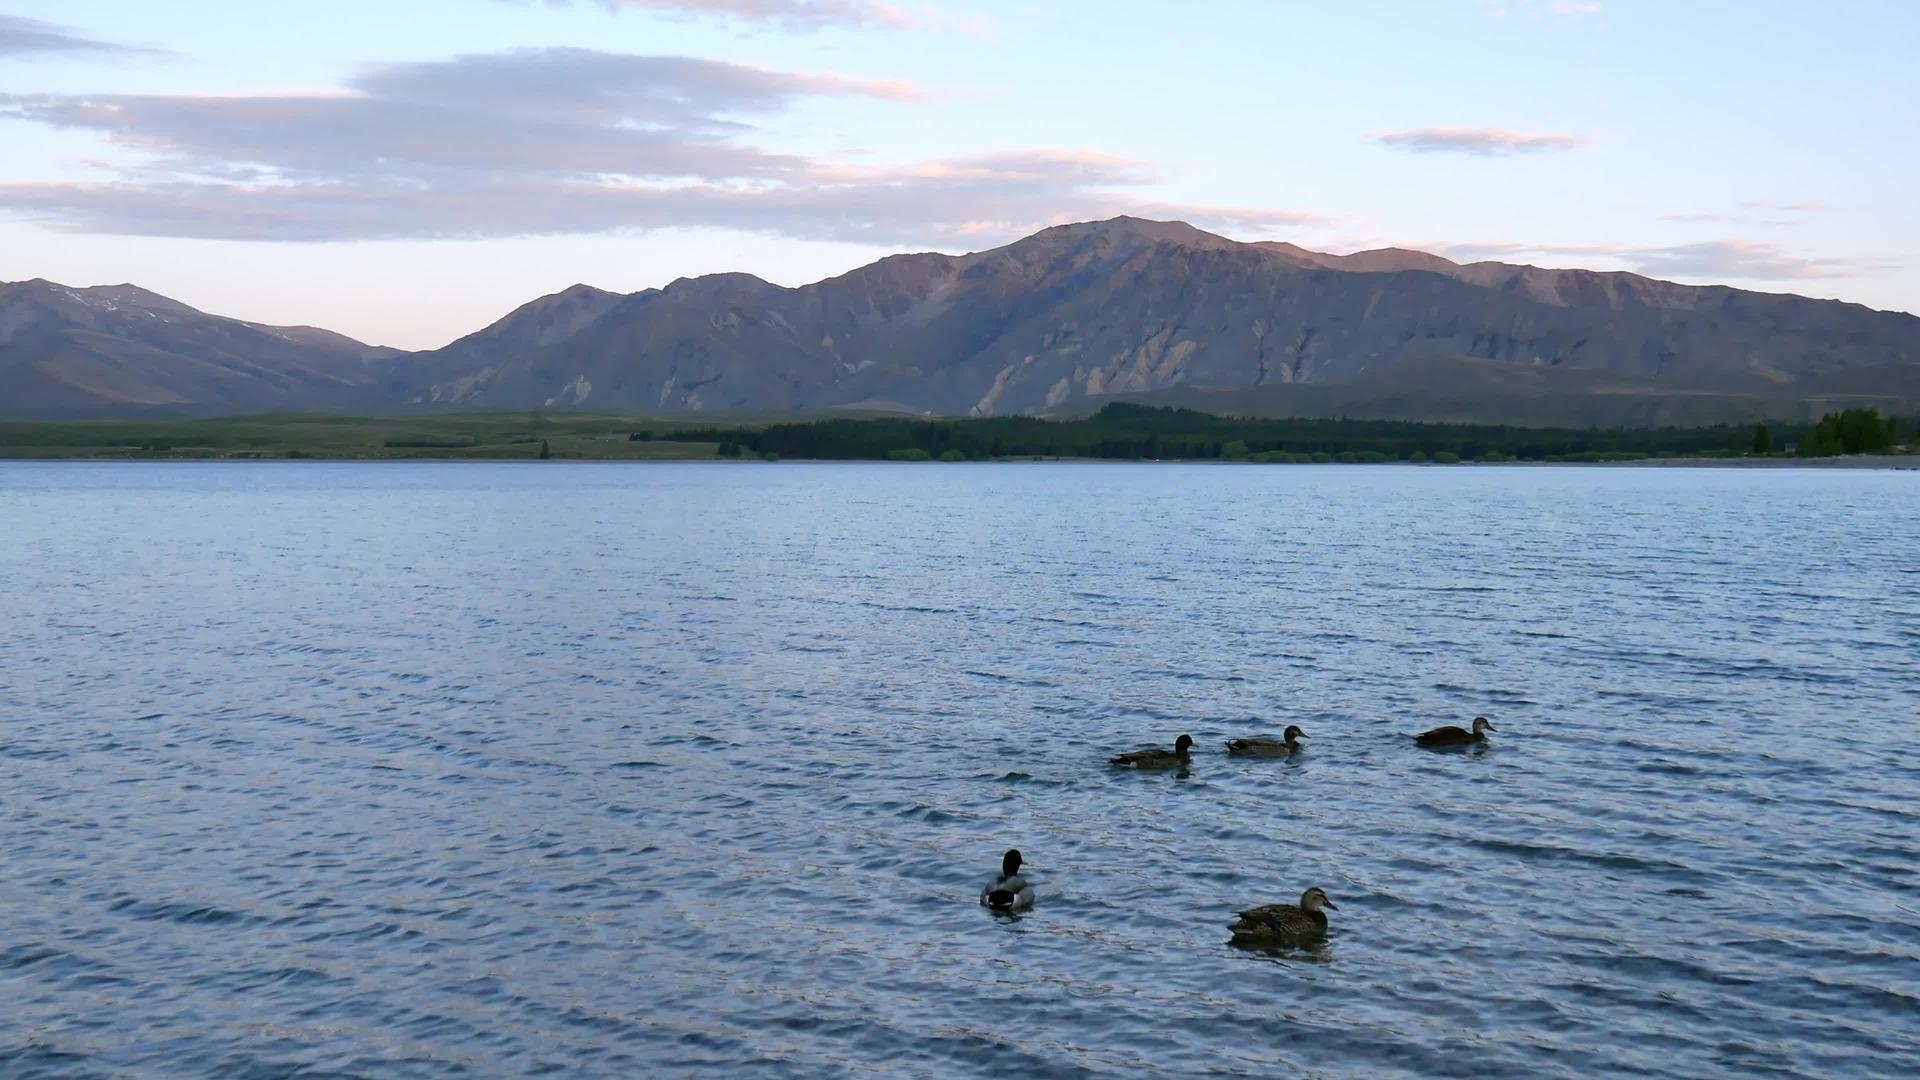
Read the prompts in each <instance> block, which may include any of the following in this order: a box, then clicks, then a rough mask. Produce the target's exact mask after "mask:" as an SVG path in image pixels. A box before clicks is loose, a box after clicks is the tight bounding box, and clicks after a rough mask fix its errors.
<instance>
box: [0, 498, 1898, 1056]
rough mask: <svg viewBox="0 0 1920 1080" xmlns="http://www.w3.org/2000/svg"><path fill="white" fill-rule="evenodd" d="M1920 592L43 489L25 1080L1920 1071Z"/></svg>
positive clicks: (14, 832) (840, 526)
mask: <svg viewBox="0 0 1920 1080" xmlns="http://www.w3.org/2000/svg"><path fill="white" fill-rule="evenodd" d="M1917 541H1920V475H1916V474H1913V473H1891V472H1851V471H1764V472H1762V471H1741V470H1711V471H1696V470H1685V469H1663V470H1651V469H1649V470H1640V469H1578V468H1569V469H1556V468H1454V469H1441V468H1413V467H1388V466H1375V467H1367V466H1360V467H1342V466H1322V467H1235V466H1205V465H1193V466H1182V465H1135V466H1125V465H1113V466H1099V465H1002V466H979V465H966V466H950V465H948V466H943V465H922V466H914V465H809V464H794V463H786V464H779V465H758V464H753V465H678V466H676V465H660V466H649V465H618V466H595V465H562V464H558V463H553V464H531V463H529V464H519V465H512V464H499V465H492V464H461V465H437V464H397V463H385V464H302V463H290V464H258V465H247V464H78V463H76V464H10V465H4V466H0V1075H5V1076H8V1077H14V1076H56V1077H66V1076H73V1077H81V1076H113V1077H162V1076H166V1077H172V1076H183V1075H208V1076H215V1075H217V1076H222V1077H275V1076H293V1075H298V1076H302V1077H317V1076H367V1077H438V1076H451V1075H462V1074H464V1075H475V1076H501V1075H524V1074H531V1073H536V1072H541V1071H549V1072H553V1073H555V1074H563V1075H598V1076H652V1075H675V1074H681V1073H702V1072H704V1073H707V1074H710V1075H716V1076H720V1075H724V1076H743V1077H753V1076H764V1077H787V1076H821V1077H828V1076H841V1075H878V1076H928V1077H945V1076H963V1075H995V1076H1022V1077H1028V1076H1031V1077H1044V1076H1147V1075H1183V1076H1197V1075H1256V1076H1271V1075H1295V1074H1304V1073H1316V1074H1324V1075H1364V1076H1375V1077H1378V1076H1442V1075H1458V1076H1490V1075H1549V1076H1551V1075H1560V1076H1571V1077H1587V1076H1595V1075H1600V1074H1622V1075H1642V1076H1663V1077H1700V1076H1742V1077H1745V1076H1822V1077H1849V1076H1862V1077H1864V1076H1892V1075H1907V1076H1911V1075H1915V1074H1916V1072H1917V1071H1920V755H1916V754H1915V753H1914V749H1913V747H1914V743H1915V740H1916V738H1917V737H1920V543H1917ZM1476 714H1485V715H1486V716H1488V717H1490V718H1492V719H1493V721H1494V723H1495V724H1496V726H1497V728H1498V730H1497V731H1496V732H1495V734H1494V737H1493V742H1492V744H1491V746H1490V748H1488V749H1486V750H1484V751H1483V752H1469V753H1433V752H1427V751H1421V750H1417V749H1415V748H1414V747H1413V746H1412V744H1411V742H1410V740H1409V739H1408V737H1407V736H1408V735H1409V734H1411V733H1412V732H1415V731H1418V730H1421V729H1423V728H1426V727H1430V726H1433V725H1435V724H1440V723H1458V722H1462V721H1465V720H1469V719H1471V718H1472V717H1473V716H1474V715H1476ZM1289 723H1297V724H1299V725H1301V726H1302V727H1303V728H1305V729H1306V731H1307V732H1308V734H1309V736H1310V738H1309V740H1308V742H1309V744H1310V746H1309V749H1308V750H1307V752H1306V753H1305V754H1304V755H1303V756H1302V757H1301V758H1299V759H1297V760H1294V761H1289V762H1271V761H1253V762H1245V761H1238V760H1228V759H1227V758H1225V757H1224V756H1220V755H1219V754H1218V753H1216V751H1217V750H1218V749H1219V747H1220V743H1221V740H1223V739H1226V738H1229V737H1236V736H1241V735H1260V734H1266V735H1277V734H1278V733H1279V732H1280V731H1281V729H1283V728H1284V727H1285V726H1286V725H1287V724H1289ZM1182 732H1189V733H1191V734H1193V735H1194V736H1195V738H1196V739H1197V740H1198V743H1199V746H1198V750H1199V751H1200V753H1199V755H1198V756H1196V759H1195V761H1194V763H1193V765H1192V767H1191V769H1189V770H1187V771H1185V772H1183V773H1168V774H1139V773H1126V772H1121V771H1118V770H1113V769H1109V768H1108V767H1107V765H1106V763H1105V762H1106V758H1107V757H1108V756H1109V755H1110V754H1113V753H1115V752H1118V751H1122V750H1130V749H1136V748H1139V747H1142V746H1147V745H1155V744H1158V745H1167V744H1169V743H1170V742H1171V741H1172V739H1173V737H1174V736H1176V735H1178V734H1180V733H1182ZM1011 846H1017V847H1019V848H1020V849H1021V850H1022V851H1024V852H1025V853H1026V855H1027V858H1028V863H1029V866H1030V868H1031V869H1032V871H1033V874H1034V876H1035V877H1036V878H1037V879H1038V881H1039V887H1040V900H1039V904H1038V906H1037V907H1036V908H1035V909H1034V910H1033V912H1032V913H1031V914H1030V915H1028V916H1026V917H1024V918H1019V919H1005V918H996V917H995V916H993V915H991V914H990V913H988V912H987V911H985V910H984V909H982V908H980V907H979V906H978V905H977V904H976V897H977V895H978V891H979V888H980V886H981V883H982V882H983V881H984V880H985V879H986V878H987V877H988V876H990V875H991V873H992V872H993V871H994V870H995V869H996V867H997V864H998V861H999V857H1000V854H1001V852H1002V851H1003V850H1005V849H1006V848H1008V847H1011ZM1309 885H1319V886H1321V887H1323V888H1325V889H1326V890H1327V892H1328V893H1329V894H1330V895H1331V896H1332V897H1333V900H1334V902H1335V903H1336V904H1338V905H1339V910H1338V911H1336V912H1334V913H1332V920H1333V926H1332V931H1331V934H1330V935H1329V937H1328V939H1327V941H1326V942H1325V943H1324V944H1323V945H1321V946H1319V947H1318V948H1314V949H1310V950H1290V951H1282V952H1279V953H1274V954H1269V953H1262V952H1247V951H1242V950H1237V949H1234V948H1231V947H1229V946H1228V945H1227V944H1226V939H1227V933H1226V925H1227V923H1228V922H1229V920H1230V919H1231V918H1232V913H1233V912H1234V911H1235V910H1236V909H1237V908H1240V907H1244V906H1247V905H1250V904H1254V903H1265V902H1274V901H1291V900H1294V899H1297V898H1298V896H1299V894H1300V892H1301V891H1302V890H1303V889H1305V888H1306V887H1307V886H1309Z"/></svg>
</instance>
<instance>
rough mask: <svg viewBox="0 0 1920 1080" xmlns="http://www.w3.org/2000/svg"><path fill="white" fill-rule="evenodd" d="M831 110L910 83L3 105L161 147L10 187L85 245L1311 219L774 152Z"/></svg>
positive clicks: (1109, 184)
mask: <svg viewBox="0 0 1920 1080" xmlns="http://www.w3.org/2000/svg"><path fill="white" fill-rule="evenodd" d="M814 98H865V99H870V100H874V101H879V102H883V103H888V104H895V105H903V106H904V105H909V104H910V103H913V102H916V101H919V100H921V98H922V94H921V92H920V91H919V90H918V89H917V88H915V87H913V86H911V85H908V84H904V83H898V82H889V81H876V80H867V79H855V78H849V77H846V76H840V75H831V74H804V73H792V72H781V71H771V70H768V69H764V68H756V67H748V66H745V65H740V64H729V63H722V62H717V61H711V60H699V59H693V58H688V57H675V56H633V55H626V54H619V53H606V52H597V51H593V50H585V49H522V50H515V51H512V52H507V53H494V54H483V55H473V56H460V57H455V58H452V59H450V60H445V61H436V62H430V63H408V64H389V65H380V66H375V67H371V68H368V69H365V70H364V71H362V72H361V73H360V74H359V75H357V76H356V77H354V78H353V79H351V80H349V81H348V83H347V84H346V85H344V86H343V87H341V88H340V89H339V90H338V91H334V92H328V93H317V94H316V93H306V94H261V95H244V96H225V97H214V96H194V95H35V96H22V95H15V96H11V97H0V118H12V119H14V120H18V121H25V122H31V123H36V124H41V125H45V126H49V127H57V128H66V129H74V130H81V131H90V132H94V133H97V134H99V135H102V136H104V137H106V138H108V139H110V140H112V141H114V142H115V143H118V144H120V145H122V146H124V147H128V148H131V149H133V150H136V151H139V152H141V153H142V155H143V156H144V160H143V161H142V163H141V164H139V165H137V166H133V167H125V168H122V169H120V170H119V171H118V172H117V173H116V174H114V175H112V176H111V177H110V178H108V179H106V180H103V181H99V182H91V183H69V182H41V183H13V184H5V185H0V211H11V212H12V213H15V214H19V215H24V216H27V217H29V218H31V219H33V220H37V221H40V222H43V223H45V224H46V225H48V226H50V227H53V228H57V229H65V230H71V231H77V232H94V233H115V234H140V235H156V236H183V237H185V236H191V237H217V238H228V239H246V240H283V241H317V240H352V239H375V238H406V237H483V236H508V235H527V234H554V233H592V232H602V231H611V230H620V229H634V230H645V229H656V228H668V227H680V226H690V225H713V226H724V227H732V228H739V229H748V230H753V231H757V232H763V233H769V234H776V235H782V236H792V237H803V238H812V239H838V240H856V241H866V242H872V243H885V244H904V243H920V244H927V243H933V244H937V243H940V242H942V241H944V240H948V239H951V238H954V237H976V236H979V237H1001V236H1006V237H1011V236H1014V235H1019V234H1020V233H1023V232H1027V231H1031V230H1032V229H1034V228H1038V227H1041V226H1044V225H1049V224H1056V223H1058V222H1061V221H1066V220H1075V219H1080V218H1088V217H1106V216H1111V215H1113V214H1119V213H1134V214H1141V215H1144V216H1164V217H1184V218H1187V219H1188V220H1191V221H1193V222H1194V223H1195V224H1199V225H1203V226H1210V227H1217V228H1230V229H1235V230H1238V231H1248V230H1263V229H1268V228H1277V227H1282V226H1299V225H1303V224H1310V223H1313V222H1315V221H1317V220H1318V219H1317V218H1315V217H1313V216H1312V215H1308V214H1301V213H1294V212H1288V211H1282V210H1272V209H1264V208H1259V207H1219V206H1205V205H1191V204H1169V203H1163V202H1157V201H1154V200H1153V199H1152V198H1151V197H1150V195H1148V192H1149V191H1150V190H1151V187H1152V185H1154V184H1155V183H1157V182H1158V181H1159V179H1160V177H1159V175H1158V173H1157V171H1156V170H1155V169H1154V168H1153V167H1152V166H1151V165H1150V164H1148V163H1145V162H1140V161H1133V160H1129V159H1124V158H1116V157H1112V156H1109V155H1103V154H1098V153H1086V152H1075V151H1067V150H1057V149H1041V150H1024V151H1006V152H1000V153H992V154H980V155H972V156H965V157H953V158H942V159H935V160H927V161H912V162H904V163H875V164H860V165H848V164H846V163H844V162H825V161H821V160H817V159H813V158H810V157H806V156H802V155H796V154H790V153H783V152H779V151H777V150H773V149H768V148H766V147H763V146H761V145H758V144H757V143H756V142H755V141H753V140H754V137H755V136H757V135H759V134H760V129H759V127H758V126H757V125H758V123H761V122H764V121H765V120H766V119H767V118H768V117H771V116H774V115H776V114H778V113H780V112H781V111H782V110H784V109H787V108H789V107H791V106H792V105H794V104H795V103H797V102H800V101H803V100H806V99H814Z"/></svg>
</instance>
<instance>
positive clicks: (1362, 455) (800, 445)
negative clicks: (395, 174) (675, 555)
mask: <svg viewBox="0 0 1920 1080" xmlns="http://www.w3.org/2000/svg"><path fill="white" fill-rule="evenodd" d="M1855 413H1860V414H1864V415H1863V416H1860V417H1855V416H1854V414H1855ZM1848 418H1851V419H1848ZM1897 431H1898V429H1897V427H1896V426H1895V424H1894V423H1893V421H1891V420H1882V419H1880V417H1879V414H1878V413H1877V412H1875V411H1874V410H1871V409H1856V410H1848V411H1847V412H1846V413H1842V414H1835V415H1830V416H1828V417H1827V418H1825V419H1823V420H1821V421H1820V423H1819V424H1817V425H1805V424H1803V425H1775V426H1774V427H1772V428H1771V429H1770V430H1769V433H1768V436H1767V446H1768V447H1769V449H1770V448H1771V447H1772V446H1773V445H1775V444H1786V443H1794V442H1798V443H1800V445H1801V447H1802V452H1803V453H1807V452H1808V451H1807V447H1809V446H1812V447H1815V448H1816V449H1815V450H1814V451H1813V452H1814V453H1826V452H1831V453H1841V452H1846V453H1860V452H1863V451H1862V450H1860V449H1852V447H1855V446H1859V447H1863V448H1868V449H1874V450H1885V449H1888V448H1891V447H1892V446H1893V445H1895V440H1896V438H1897ZM633 437H634V438H635V439H646V438H651V437H652V435H651V433H649V432H642V433H636V434H635V435H634V436H633ZM672 438H674V439H680V440H690V441H697V442H712V443H718V444H719V445H720V447H721V450H720V453H721V454H722V455H723V456H745V455H748V454H752V455H754V456H764V455H766V454H778V455H779V456H780V457H783V458H819V459H828V460H834V459H840V460H851V459H874V460H889V459H890V460H896V461H901V460H909V461H913V460H919V461H924V460H928V459H941V460H947V461H955V460H962V459H965V460H975V461H985V460H994V459H999V458H1020V457H1074V458H1106V459H1113V460H1122V461H1139V460H1161V459H1178V460H1193V459H1214V458H1226V459H1251V460H1256V461H1350V462H1374V461H1406V460H1412V461H1441V462H1445V461H1448V460H1454V459H1458V460H1467V461H1503V460H1528V461H1609V460H1632V459H1636V458H1646V457H1661V456H1686V457H1696V456H1734V455H1741V454H1746V453H1749V452H1751V451H1752V450H1753V449H1755V438H1756V432H1755V430H1754V429H1753V428H1751V427H1748V426H1745V425H1741V426H1737V427H1736V426H1722V427H1709V428H1664V429H1657V430H1633V429H1601V428H1594V429H1587V430H1569V429H1556V428H1525V427H1511V426H1505V425H1490V424H1426V423H1411V422H1406V421H1395V420H1344V419H1343V420H1298V419H1294V420H1278V419H1253V418H1235V417H1225V416H1215V415H1212V414H1210V413H1201V412H1194V411H1192V410H1187V409H1174V408H1154V407H1150V406H1143V405H1129V404H1120V403H1116V404H1112V405H1108V406H1107V407H1106V408H1104V409H1102V410H1100V411H1099V412H1098V413H1096V414H1094V415H1093V416H1091V417H1088V418H1086V419H1083V420H1040V419H1035V418H1032V417H1022V416H1008V417H991V418H982V419H969V420H931V419H929V420H912V419H892V418H881V419H846V420H814V421H808V422H802V423H776V424H770V425H767V426H764V427H714V428H680V429H677V430H675V431H674V432H673V433H672ZM1829 446H1832V447H1839V448H1840V449H1833V450H1831V451H1828V450H1826V449H1825V448H1826V447H1829Z"/></svg>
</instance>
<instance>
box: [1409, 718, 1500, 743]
mask: <svg viewBox="0 0 1920 1080" xmlns="http://www.w3.org/2000/svg"><path fill="white" fill-rule="evenodd" d="M1492 730H1493V722H1492V721H1490V720H1488V719H1487V718H1486V717H1484V716H1476V717H1474V718H1473V730H1472V731H1462V730H1461V729H1459V728H1457V727H1437V728H1434V729H1433V730H1432V731H1423V732H1421V733H1420V734H1418V735H1415V736H1414V737H1413V741H1414V742H1416V743H1418V744H1420V745H1421V746H1470V745H1472V744H1473V743H1483V742H1486V741H1487V732H1489V731H1492Z"/></svg>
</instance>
